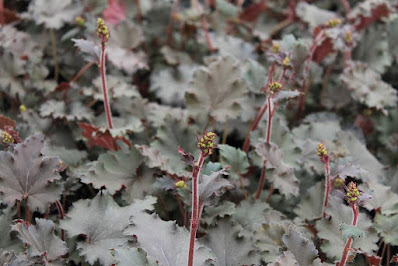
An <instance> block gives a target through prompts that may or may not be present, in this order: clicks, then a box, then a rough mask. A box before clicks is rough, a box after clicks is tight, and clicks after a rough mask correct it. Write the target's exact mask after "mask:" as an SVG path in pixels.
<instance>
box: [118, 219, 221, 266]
mask: <svg viewBox="0 0 398 266" xmlns="http://www.w3.org/2000/svg"><path fill="white" fill-rule="evenodd" d="M124 234H125V235H131V236H132V235H135V236H136V237H137V240H138V246H140V247H141V248H142V249H143V250H145V251H146V252H147V254H148V256H150V257H152V258H154V259H156V260H157V262H158V264H159V265H185V264H186V263H187V262H188V251H189V250H188V249H189V232H188V231H187V230H186V229H185V228H183V227H179V226H177V225H176V224H175V222H172V221H167V222H166V221H163V220H161V219H160V218H159V217H158V216H157V215H156V214H152V215H151V214H148V213H146V212H138V213H135V214H133V216H131V218H130V226H129V227H128V228H127V229H126V230H125V231H124ZM194 265H217V264H216V263H215V256H214V254H213V253H212V252H211V250H210V249H209V248H207V247H205V246H203V245H200V244H199V242H198V241H197V240H196V244H195V257H194Z"/></svg>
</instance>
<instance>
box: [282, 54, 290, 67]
mask: <svg viewBox="0 0 398 266" xmlns="http://www.w3.org/2000/svg"><path fill="white" fill-rule="evenodd" d="M282 65H283V66H284V67H288V66H289V65H290V58H289V57H288V56H286V57H285V59H283V61H282Z"/></svg>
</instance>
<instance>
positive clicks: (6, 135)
mask: <svg viewBox="0 0 398 266" xmlns="http://www.w3.org/2000/svg"><path fill="white" fill-rule="evenodd" d="M1 140H2V142H3V143H4V144H9V143H14V138H13V137H12V136H11V134H10V133H8V132H6V131H3V133H1Z"/></svg>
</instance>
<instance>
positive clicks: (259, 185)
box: [255, 161, 266, 199]
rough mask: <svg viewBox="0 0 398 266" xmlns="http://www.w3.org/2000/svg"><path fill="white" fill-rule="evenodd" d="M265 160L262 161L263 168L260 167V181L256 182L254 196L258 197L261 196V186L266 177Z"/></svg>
mask: <svg viewBox="0 0 398 266" xmlns="http://www.w3.org/2000/svg"><path fill="white" fill-rule="evenodd" d="M265 170H266V167H265V161H264V162H263V168H262V169H261V176H260V182H259V183H258V187H257V193H256V196H255V198H256V199H259V198H260V196H261V192H262V191H263V187H264V182H265V178H266V174H265Z"/></svg>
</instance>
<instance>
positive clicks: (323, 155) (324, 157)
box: [316, 143, 332, 219]
mask: <svg viewBox="0 0 398 266" xmlns="http://www.w3.org/2000/svg"><path fill="white" fill-rule="evenodd" d="M316 152H317V155H318V156H319V159H320V160H321V162H322V163H323V164H324V165H325V195H324V197H323V205H322V218H323V219H325V218H326V206H328V199H329V194H330V190H331V189H332V184H331V180H330V157H329V155H328V152H327V150H326V147H325V146H324V145H323V144H322V143H319V144H318V148H317V149H316Z"/></svg>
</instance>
